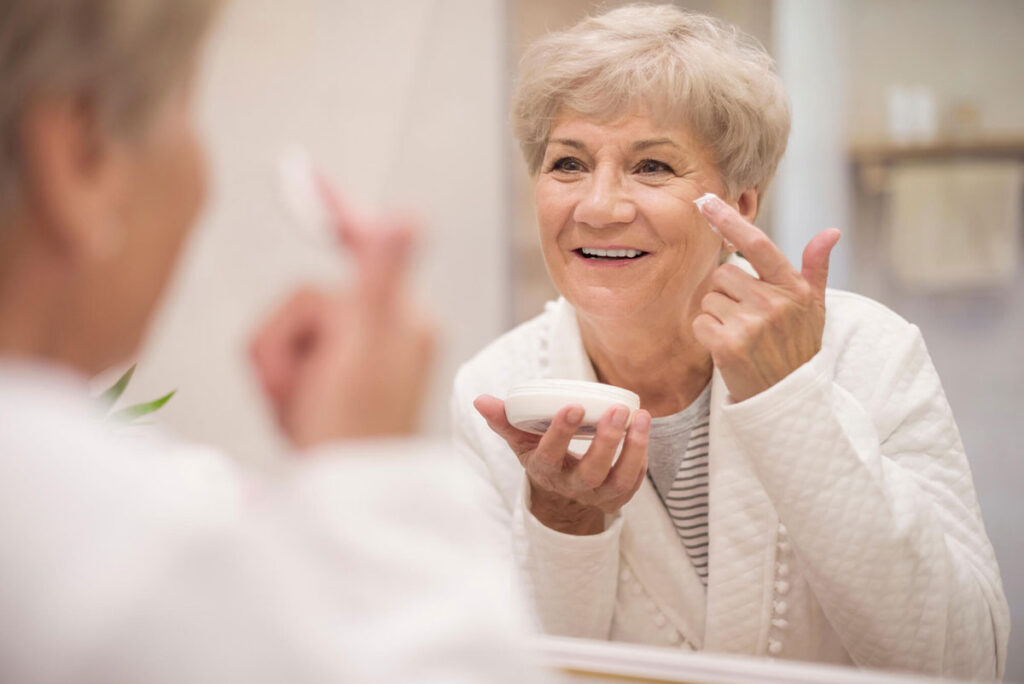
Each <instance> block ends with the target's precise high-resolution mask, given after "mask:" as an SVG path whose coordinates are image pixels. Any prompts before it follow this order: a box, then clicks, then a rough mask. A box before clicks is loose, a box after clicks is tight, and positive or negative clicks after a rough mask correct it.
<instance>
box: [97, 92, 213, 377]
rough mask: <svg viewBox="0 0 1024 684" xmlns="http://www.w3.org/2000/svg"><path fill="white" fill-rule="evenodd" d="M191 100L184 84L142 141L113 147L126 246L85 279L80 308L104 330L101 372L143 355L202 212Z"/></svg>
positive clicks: (167, 101) (201, 168) (199, 156)
mask: <svg viewBox="0 0 1024 684" xmlns="http://www.w3.org/2000/svg"><path fill="white" fill-rule="evenodd" d="M191 100H192V97H191V88H190V86H188V85H186V84H182V85H181V86H179V87H177V88H175V89H174V90H173V91H172V92H170V93H169V94H168V95H167V96H166V97H165V99H164V101H163V102H162V103H161V104H160V106H159V109H157V111H155V112H154V114H153V118H152V119H151V120H150V121H148V122H147V123H146V124H145V126H144V129H143V131H142V132H141V133H140V134H139V135H138V136H137V137H133V138H132V139H130V140H124V141H121V142H117V141H114V142H113V143H112V144H113V145H116V146H118V147H119V149H120V151H119V155H120V157H121V159H122V160H123V162H124V163H123V164H121V165H120V167H119V168H121V169H123V173H124V179H123V182H122V183H121V184H120V185H121V187H122V189H123V191H122V194H121V195H120V197H121V200H120V202H119V209H118V211H117V212H116V222H117V223H118V224H119V232H120V241H121V242H120V245H119V246H118V247H117V248H116V249H115V250H114V255H113V256H112V257H111V258H109V259H104V260H101V261H100V262H98V263H97V264H96V265H95V268H94V269H92V270H93V273H92V274H91V275H90V276H89V277H88V278H86V279H85V280H86V281H87V282H86V283H84V287H83V288H82V291H81V292H80V299H79V301H80V303H81V306H79V307H77V309H78V311H82V310H85V311H87V312H88V315H89V319H88V321H82V322H81V324H80V326H81V327H87V328H88V329H91V330H93V331H96V332H100V331H102V332H101V334H100V335H97V338H102V339H97V340H96V343H97V345H99V346H100V347H101V349H97V350H96V352H97V353H98V354H101V355H102V356H103V357H105V358H103V359H102V361H100V362H99V365H100V367H104V365H106V364H110V363H116V362H118V361H120V360H123V359H124V357H126V356H128V355H131V354H133V353H134V352H135V351H136V349H137V347H138V345H139V342H140V340H141V337H142V333H143V331H144V330H145V328H146V325H147V323H148V321H149V318H150V316H151V314H152V312H153V309H154V308H155V306H156V304H157V302H158V300H159V297H160V295H161V293H162V292H163V289H164V286H165V284H166V283H167V281H168V280H169V278H170V276H171V274H172V272H173V269H174V265H175V264H176V262H177V259H178V256H179V253H180V252H181V248H182V245H183V244H184V242H185V238H186V237H187V236H188V234H189V232H190V229H191V227H192V225H193V223H194V222H195V220H196V216H197V214H198V212H199V209H200V207H201V205H202V202H203V199H204V195H205V187H206V182H205V165H204V155H203V149H202V145H201V143H200V140H199V136H198V135H197V133H196V130H195V128H194V123H193V114H192V102H191ZM100 303H102V305H100ZM104 352H105V353H104Z"/></svg>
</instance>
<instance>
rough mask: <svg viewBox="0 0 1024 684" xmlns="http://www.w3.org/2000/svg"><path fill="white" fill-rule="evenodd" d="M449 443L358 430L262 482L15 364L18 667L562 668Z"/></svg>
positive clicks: (427, 671) (3, 594)
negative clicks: (526, 610)
mask: <svg viewBox="0 0 1024 684" xmlns="http://www.w3.org/2000/svg"><path fill="white" fill-rule="evenodd" d="M449 451H450V449H448V448H446V447H444V446H441V445H434V446H431V445H427V444H424V443H417V442H411V441H397V440H396V441H391V442H362V443H360V442H355V443H350V444H347V445H339V446H337V447H333V448H330V449H321V450H320V453H316V454H309V455H306V456H304V457H303V458H302V459H301V460H299V461H298V462H296V463H295V464H292V465H290V466H289V467H288V470H287V471H286V472H284V473H282V474H281V475H282V477H281V478H280V479H279V480H278V479H275V480H274V481H273V482H270V481H260V480H258V479H256V478H255V477H254V476H247V475H245V474H244V473H243V472H242V471H240V470H239V469H237V468H235V467H234V466H233V465H232V464H231V463H230V461H228V460H227V459H225V458H222V457H220V456H219V455H218V454H216V453H214V452H212V451H208V450H203V449H197V448H195V447H188V446H186V445H182V444H180V443H176V442H174V441H172V440H170V439H167V438H165V437H160V436H154V435H151V434H139V433H138V432H133V428H125V427H120V428H118V427H115V426H112V425H110V424H106V423H104V422H102V421H100V420H99V419H98V414H97V413H96V409H95V407H94V402H93V401H92V399H91V398H90V397H89V396H88V392H87V389H86V385H85V383H84V381H83V380H82V379H80V378H78V377H76V376H74V375H72V374H69V373H65V372H63V371H58V370H55V369H52V368H43V367H34V366H29V365H27V364H18V363H13V362H6V363H0V681H4V682H21V683H30V682H58V681H59V682H140V681H145V682H171V681H175V682H184V681H187V682H247V683H248V684H253V683H256V682H389V683H391V682H408V681H416V682H446V683H451V682H470V681H472V682H509V683H513V682H516V683H518V682H525V681H538V680H540V679H543V676H542V675H541V674H540V673H539V672H538V671H536V670H535V669H533V666H532V664H531V662H530V661H531V658H530V656H529V654H528V650H527V648H526V646H525V644H524V639H525V638H526V630H525V627H524V625H525V624H526V620H525V618H524V616H523V615H522V614H521V613H520V607H519V603H518V601H517V600H516V596H515V594H514V591H513V589H512V588H511V587H510V586H509V584H508V581H507V572H504V571H503V570H502V569H501V568H500V566H499V565H498V563H497V561H496V556H497V554H495V553H494V552H493V549H492V548H491V547H490V545H491V544H493V543H494V541H493V540H490V539H489V538H488V537H487V535H486V534H485V533H484V532H483V531H482V530H481V529H479V528H478V526H477V521H478V515H479V510H480V507H479V500H478V492H477V490H476V489H475V487H476V484H475V483H474V481H473V479H472V478H471V477H470V476H468V475H467V474H465V473H464V472H463V471H462V470H461V468H460V466H458V465H457V464H456V463H453V462H452V461H451V460H450V456H449V453H448V452H449ZM331 452H334V453H331Z"/></svg>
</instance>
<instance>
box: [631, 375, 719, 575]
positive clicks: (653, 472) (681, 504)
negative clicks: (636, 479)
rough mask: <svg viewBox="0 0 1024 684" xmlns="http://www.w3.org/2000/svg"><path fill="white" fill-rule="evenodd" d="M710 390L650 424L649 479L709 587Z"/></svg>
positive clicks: (687, 551)
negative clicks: (679, 409) (678, 409)
mask: <svg viewBox="0 0 1024 684" xmlns="http://www.w3.org/2000/svg"><path fill="white" fill-rule="evenodd" d="M710 408H711V386H710V385H708V387H706V388H705V389H704V391H703V392H702V393H701V395H700V396H699V397H697V399H696V400H695V401H694V402H693V403H692V404H690V405H689V406H687V407H686V408H685V409H683V410H682V411H680V412H679V413H673V414H672V415H670V416H663V417H660V418H654V419H652V420H651V436H650V443H649V445H648V447H647V462H648V469H649V470H648V475H649V476H650V478H651V481H652V482H653V483H654V488H655V489H656V490H657V491H658V495H659V496H660V497H661V500H662V503H664V504H665V508H666V510H667V511H668V514H669V517H671V518H672V522H673V523H674V524H675V527H676V532H677V533H678V534H679V539H680V541H682V544H683V548H685V549H686V553H687V555H688V556H689V557H690V562H691V563H693V567H694V569H696V571H697V574H698V575H699V576H700V579H701V581H702V582H703V583H704V586H707V583H708V424H709V420H710Z"/></svg>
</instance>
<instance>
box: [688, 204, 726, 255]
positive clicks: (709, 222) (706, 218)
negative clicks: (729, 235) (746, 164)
mask: <svg viewBox="0 0 1024 684" xmlns="http://www.w3.org/2000/svg"><path fill="white" fill-rule="evenodd" d="M711 200H718V201H719V202H721V201H722V199H721V198H720V197H719V196H718V195H716V194H715V193H713V192H705V193H704V194H703V195H701V196H700V197H698V198H697V199H695V200H693V203H694V204H696V205H697V211H699V212H700V215H701V216H704V205H705V204H707V203H708V202H710V201H711ZM704 220H705V221H706V222H707V224H708V228H710V229H711V230H713V231H715V234H716V235H718V236H719V237H721V236H722V233H721V231H719V230H718V228H716V227H715V225H714V224H713V223H711V221H708V217H707V216H704ZM722 241H723V242H724V243H725V248H726V249H728V250H729V251H735V250H736V248H735V247H734V246H733V244H732V243H731V242H729V241H728V240H726V239H725V238H724V237H723V238H722Z"/></svg>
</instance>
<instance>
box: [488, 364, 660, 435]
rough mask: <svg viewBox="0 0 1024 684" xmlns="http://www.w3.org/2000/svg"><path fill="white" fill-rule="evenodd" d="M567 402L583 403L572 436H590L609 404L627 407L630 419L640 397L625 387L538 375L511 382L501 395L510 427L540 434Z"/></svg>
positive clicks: (638, 406) (635, 410) (637, 407)
mask: <svg viewBox="0 0 1024 684" xmlns="http://www.w3.org/2000/svg"><path fill="white" fill-rule="evenodd" d="M570 404H576V405H579V406H582V407H583V410H584V416H583V423H582V424H581V425H580V427H579V429H578V430H577V431H576V435H575V438H576V439H593V438H594V433H595V432H596V431H597V421H599V420H600V419H601V416H602V415H604V413H605V412H606V411H607V410H608V409H610V408H611V407H613V406H617V405H624V406H626V407H627V408H628V409H629V418H630V421H632V419H633V414H635V413H636V412H637V410H638V409H639V408H640V397H639V396H638V395H637V394H636V393H634V392H630V391H629V390H627V389H622V388H621V387H615V386H614V385H605V384H604V383H600V382H586V381H584V380H561V379H554V378H553V379H541V380H531V381H529V382H523V383H520V384H518V385H515V386H513V387H512V389H510V390H509V391H508V396H507V397H506V399H505V416H506V417H507V418H508V422H509V423H511V424H512V425H513V427H515V428H517V429H519V430H522V431H523V432H529V433H531V434H534V435H542V434H544V432H545V431H546V430H547V429H548V428H549V427H550V426H551V421H552V420H553V419H554V417H555V414H556V413H558V411H559V409H561V408H562V407H564V406H568V405H570Z"/></svg>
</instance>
